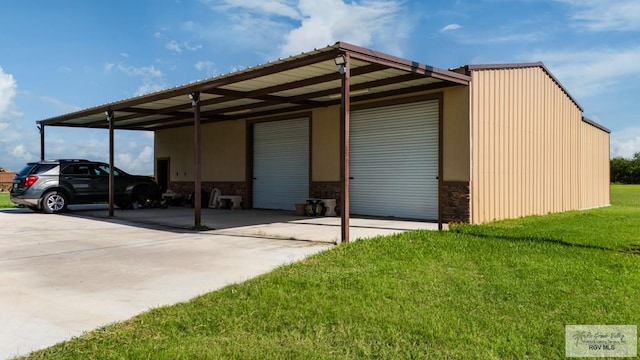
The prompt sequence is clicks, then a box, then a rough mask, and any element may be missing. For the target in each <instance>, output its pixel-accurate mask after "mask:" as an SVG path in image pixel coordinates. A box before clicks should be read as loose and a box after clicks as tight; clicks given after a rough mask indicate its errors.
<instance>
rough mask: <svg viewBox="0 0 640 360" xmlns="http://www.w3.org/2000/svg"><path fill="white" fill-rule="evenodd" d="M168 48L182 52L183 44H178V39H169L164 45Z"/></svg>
mask: <svg viewBox="0 0 640 360" xmlns="http://www.w3.org/2000/svg"><path fill="white" fill-rule="evenodd" d="M164 47H165V48H166V49H167V50H170V51H173V52H176V53H181V52H182V46H180V44H178V42H177V41H175V40H171V41H169V42H168V43H167V44H166V45H165V46H164Z"/></svg>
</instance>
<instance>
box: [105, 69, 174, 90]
mask: <svg viewBox="0 0 640 360" xmlns="http://www.w3.org/2000/svg"><path fill="white" fill-rule="evenodd" d="M104 69H105V71H106V72H110V71H111V70H113V69H117V70H118V71H120V72H121V73H123V74H125V75H127V76H130V77H137V78H140V79H142V85H140V87H139V88H138V90H136V92H135V94H134V95H135V96H138V95H143V94H148V93H152V92H155V91H159V90H162V89H164V88H165V87H166V86H165V85H164V82H163V81H162V79H163V74H162V71H161V70H159V69H157V68H156V67H155V66H153V65H151V66H140V67H135V66H125V65H122V64H117V65H116V64H114V63H107V64H105V66H104Z"/></svg>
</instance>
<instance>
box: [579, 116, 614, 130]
mask: <svg viewBox="0 0 640 360" xmlns="http://www.w3.org/2000/svg"><path fill="white" fill-rule="evenodd" d="M582 121H584V122H585V123H587V124H589V125H591V126H593V127H596V128H598V129H600V130H602V131H604V132H606V133H608V134H611V130H609V128H606V127H604V126H602V125H600V124H599V123H597V122H595V121H593V120H591V119H589V118H587V117H584V116H583V117H582Z"/></svg>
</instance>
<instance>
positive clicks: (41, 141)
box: [38, 123, 44, 160]
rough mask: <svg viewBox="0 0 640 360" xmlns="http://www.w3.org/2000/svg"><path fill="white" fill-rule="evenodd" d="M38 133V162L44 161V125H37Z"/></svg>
mask: <svg viewBox="0 0 640 360" xmlns="http://www.w3.org/2000/svg"><path fill="white" fill-rule="evenodd" d="M38 130H39V131H40V160H44V124H42V123H40V125H38Z"/></svg>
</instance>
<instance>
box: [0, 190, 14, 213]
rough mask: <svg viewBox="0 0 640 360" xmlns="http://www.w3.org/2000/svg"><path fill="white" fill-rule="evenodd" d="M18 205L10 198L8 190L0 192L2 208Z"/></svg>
mask: <svg viewBox="0 0 640 360" xmlns="http://www.w3.org/2000/svg"><path fill="white" fill-rule="evenodd" d="M12 207H16V204H14V203H12V202H11V200H9V193H8V192H6V191H3V192H0V209H4V208H12Z"/></svg>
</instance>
